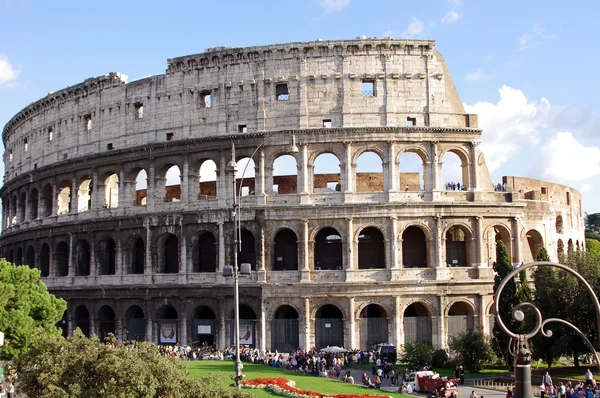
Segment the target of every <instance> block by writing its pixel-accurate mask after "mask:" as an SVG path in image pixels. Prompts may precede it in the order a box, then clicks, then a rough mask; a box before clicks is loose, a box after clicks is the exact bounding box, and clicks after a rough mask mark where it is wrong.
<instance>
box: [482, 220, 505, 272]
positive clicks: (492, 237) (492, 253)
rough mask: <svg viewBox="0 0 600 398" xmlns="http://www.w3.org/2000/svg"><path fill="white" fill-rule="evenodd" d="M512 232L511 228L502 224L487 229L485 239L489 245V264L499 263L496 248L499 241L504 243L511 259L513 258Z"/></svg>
mask: <svg viewBox="0 0 600 398" xmlns="http://www.w3.org/2000/svg"><path fill="white" fill-rule="evenodd" d="M510 231H511V230H510V228H509V227H507V226H506V225H504V224H502V223H496V224H493V225H490V226H489V227H487V228H486V230H485V232H484V239H485V241H486V245H487V259H488V263H489V264H492V263H494V262H495V261H497V258H496V246H497V245H498V241H502V243H504V246H506V250H507V251H508V256H509V258H512V234H511V232H510Z"/></svg>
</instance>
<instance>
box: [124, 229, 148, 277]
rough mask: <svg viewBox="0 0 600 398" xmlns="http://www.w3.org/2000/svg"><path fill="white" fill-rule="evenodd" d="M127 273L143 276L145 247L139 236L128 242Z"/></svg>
mask: <svg viewBox="0 0 600 398" xmlns="http://www.w3.org/2000/svg"><path fill="white" fill-rule="evenodd" d="M127 252H128V254H127V271H126V272H127V273H128V274H143V273H144V266H145V264H146V245H145V244H144V240H143V239H142V238H140V237H139V236H136V237H134V238H133V239H132V240H130V242H129V249H128V250H127Z"/></svg>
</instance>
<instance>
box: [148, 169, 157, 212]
mask: <svg viewBox="0 0 600 398" xmlns="http://www.w3.org/2000/svg"><path fill="white" fill-rule="evenodd" d="M146 174H147V176H148V179H147V184H146V207H147V208H148V211H151V210H152V209H154V206H155V205H156V203H157V200H156V191H157V189H156V187H157V184H156V171H155V169H154V162H151V163H150V165H149V167H148V172H147V173H146Z"/></svg>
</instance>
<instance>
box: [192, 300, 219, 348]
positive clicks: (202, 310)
mask: <svg viewBox="0 0 600 398" xmlns="http://www.w3.org/2000/svg"><path fill="white" fill-rule="evenodd" d="M216 319H217V317H216V316H215V313H214V312H213V310H212V309H210V307H207V306H205V305H203V306H200V307H196V309H195V310H194V315H193V317H192V336H193V337H192V338H193V339H194V344H195V345H201V346H209V347H212V346H214V345H215V343H216V335H217V333H216V325H215V323H216Z"/></svg>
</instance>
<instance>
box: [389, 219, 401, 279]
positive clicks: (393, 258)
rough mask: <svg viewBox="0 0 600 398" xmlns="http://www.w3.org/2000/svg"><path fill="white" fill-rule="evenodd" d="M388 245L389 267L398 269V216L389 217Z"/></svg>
mask: <svg viewBox="0 0 600 398" xmlns="http://www.w3.org/2000/svg"><path fill="white" fill-rule="evenodd" d="M390 227H391V228H390V233H391V234H390V247H391V253H390V254H391V255H390V262H391V264H390V268H391V269H399V268H400V260H399V256H398V249H399V245H398V218H397V217H395V216H393V217H390Z"/></svg>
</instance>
